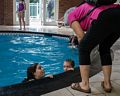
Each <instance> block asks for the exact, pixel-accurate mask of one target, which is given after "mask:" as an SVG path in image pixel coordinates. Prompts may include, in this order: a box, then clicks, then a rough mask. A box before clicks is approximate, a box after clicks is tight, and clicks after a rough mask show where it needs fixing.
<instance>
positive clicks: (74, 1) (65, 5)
mask: <svg viewBox="0 0 120 96" xmlns="http://www.w3.org/2000/svg"><path fill="white" fill-rule="evenodd" d="M81 2H82V0H59V15H58V18H61V17H62V16H63V15H64V13H65V11H66V10H67V9H69V8H71V7H74V6H77V5H78V4H80V3H81Z"/></svg>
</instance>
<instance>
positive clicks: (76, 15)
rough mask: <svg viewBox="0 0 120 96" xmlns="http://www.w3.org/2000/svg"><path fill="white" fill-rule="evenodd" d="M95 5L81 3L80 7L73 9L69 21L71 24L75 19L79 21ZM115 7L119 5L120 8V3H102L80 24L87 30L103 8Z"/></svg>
mask: <svg viewBox="0 0 120 96" xmlns="http://www.w3.org/2000/svg"><path fill="white" fill-rule="evenodd" d="M93 7H94V6H93V5H90V4H88V3H84V4H82V5H80V6H79V7H77V8H76V9H74V11H72V12H71V13H70V14H69V15H68V21H69V24H70V25H71V23H72V22H73V21H79V20H80V18H81V17H82V16H84V15H85V14H86V13H87V12H88V11H89V10H90V9H91V8H93ZM115 7H119V8H120V5H118V4H111V5H107V6H105V5H102V6H100V7H98V8H96V9H95V10H93V11H92V12H91V13H90V14H89V16H88V17H86V18H85V19H84V20H82V21H81V22H80V26H81V28H82V29H83V30H84V31H86V30H87V29H88V28H89V27H90V25H91V22H92V21H93V20H96V19H97V17H98V15H99V13H100V12H101V11H103V10H106V9H108V8H115Z"/></svg>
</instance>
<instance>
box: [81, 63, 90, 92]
mask: <svg viewBox="0 0 120 96" xmlns="http://www.w3.org/2000/svg"><path fill="white" fill-rule="evenodd" d="M80 74H81V78H82V82H81V83H80V86H81V88H82V89H86V90H87V89H89V88H90V86H89V65H80Z"/></svg>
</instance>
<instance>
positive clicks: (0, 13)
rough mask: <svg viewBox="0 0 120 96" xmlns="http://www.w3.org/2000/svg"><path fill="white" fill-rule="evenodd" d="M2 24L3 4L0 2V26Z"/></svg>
mask: <svg viewBox="0 0 120 96" xmlns="http://www.w3.org/2000/svg"><path fill="white" fill-rule="evenodd" d="M3 23H4V2H0V25H2V24H3Z"/></svg>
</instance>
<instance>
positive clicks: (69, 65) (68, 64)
mask: <svg viewBox="0 0 120 96" xmlns="http://www.w3.org/2000/svg"><path fill="white" fill-rule="evenodd" d="M74 66H75V63H74V61H73V60H72V59H66V60H65V61H64V63H63V69H64V71H65V72H66V71H69V70H74Z"/></svg>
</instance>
